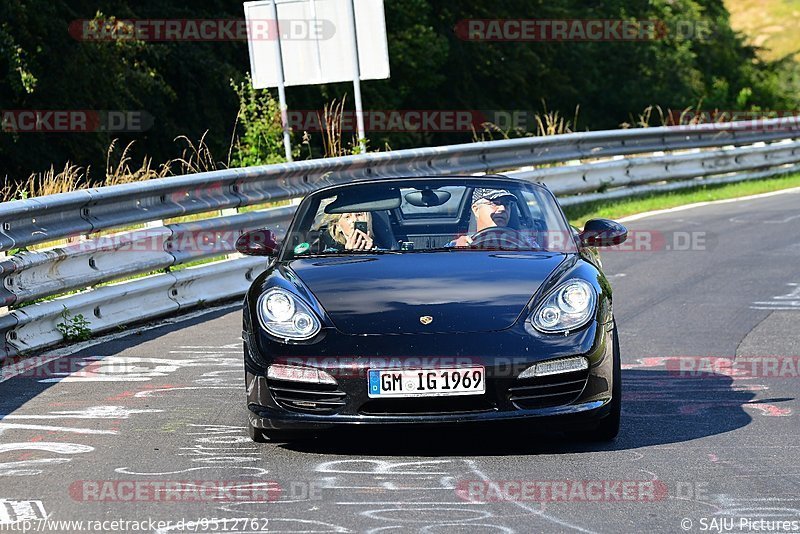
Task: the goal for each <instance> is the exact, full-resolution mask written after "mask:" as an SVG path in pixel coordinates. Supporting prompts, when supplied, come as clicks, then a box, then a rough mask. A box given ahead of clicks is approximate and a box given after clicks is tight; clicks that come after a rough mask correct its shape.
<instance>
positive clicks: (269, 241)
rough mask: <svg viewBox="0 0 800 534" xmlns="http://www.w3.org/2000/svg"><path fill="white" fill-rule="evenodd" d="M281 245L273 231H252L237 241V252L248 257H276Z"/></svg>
mask: <svg viewBox="0 0 800 534" xmlns="http://www.w3.org/2000/svg"><path fill="white" fill-rule="evenodd" d="M279 248H280V245H279V244H278V242H277V240H276V239H275V234H273V233H272V230H267V229H266V228H261V229H259V230H251V231H249V232H245V233H244V234H242V235H240V236H239V239H237V240H236V250H237V251H239V252H240V253H242V254H246V255H248V256H276V255H277V254H278V249H279Z"/></svg>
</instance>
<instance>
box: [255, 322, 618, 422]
mask: <svg viewBox="0 0 800 534" xmlns="http://www.w3.org/2000/svg"><path fill="white" fill-rule="evenodd" d="M255 336H258V337H257V338H256V337H255ZM255 336H254V335H253V334H252V333H250V332H245V381H246V387H247V402H248V408H249V411H250V422H251V424H252V425H253V426H254V427H255V428H259V429H264V430H324V429H330V428H334V427H337V426H357V425H393V424H453V423H471V422H482V421H514V420H522V419H531V420H534V421H536V423H535V424H537V425H541V427H542V428H547V429H551V428H555V429H571V428H591V427H593V426H596V425H597V424H598V423H599V422H600V421H601V420H602V419H603V418H604V417H605V416H606V415H607V414H608V412H609V409H610V406H609V403H610V402H611V392H612V387H613V366H614V362H613V358H614V356H613V354H614V347H613V336H612V335H611V323H609V324H607V325H600V324H598V323H592V324H591V325H590V326H588V327H587V328H585V329H583V330H581V331H579V332H576V333H575V334H572V335H569V336H544V335H541V334H537V333H535V332H531V331H530V329H529V328H527V329H526V328H525V327H524V326H520V327H517V328H512V329H509V330H506V331H502V332H495V333H491V334H486V333H481V334H424V335H398V336H348V335H344V334H341V333H339V332H336V331H335V330H333V331H330V332H327V333H326V337H325V339H324V341H322V342H320V343H317V344H314V345H284V344H282V343H278V342H275V341H273V340H271V339H270V338H269V337H268V336H266V335H264V334H255ZM257 347H260V348H257ZM354 355H358V356H357V357H356V356H354ZM569 356H584V357H586V358H587V359H588V361H589V369H588V371H585V372H584V373H585V375H584V376H582V377H580V380H583V382H582V383H580V384H577V385H572V386H570V387H572V388H577V389H575V390H574V394H572V395H568V394H561V393H557V394H551V395H552V396H551V398H550V400H552V401H553V402H555V404H553V402H550V404H548V402H547V401H545V402H540V401H534V402H533V405H531V403H530V402H522V401H515V397H514V396H513V390H512V389H511V388H519V386H520V384H526V383H529V382H521V381H520V380H519V379H518V378H517V376H518V375H519V373H521V372H522V371H523V370H524V369H526V368H528V367H529V366H531V365H533V364H535V363H537V362H541V361H545V360H551V359H558V358H564V357H569ZM275 362H281V363H291V364H301V365H305V366H310V367H317V368H320V369H323V370H325V371H326V372H328V373H330V374H331V375H333V376H334V377H336V379H337V382H338V386H336V387H331V388H329V389H330V391H328V392H326V393H330V395H329V396H326V397H324V398H326V399H337V402H339V404H337V405H333V403H331V409H328V410H325V411H324V413H314V412H315V410H312V409H304V408H302V407H301V408H298V407H297V406H296V405H289V406H287V402H285V399H284V398H283V397H281V394H280V392H279V391H276V389H280V388H279V387H276V386H280V387H285V386H286V384H282V383H277V384H276V382H275V381H273V380H268V379H267V378H266V367H267V366H268V365H269V364H271V363H275ZM469 365H482V366H484V367H485V369H486V392H485V393H484V394H483V395H470V396H456V397H437V398H423V399H386V400H384V399H380V401H379V402H377V403H376V400H375V399H370V398H369V396H368V394H367V378H366V376H367V370H368V369H369V368H373V369H377V368H380V369H386V368H394V367H402V368H420V369H424V368H437V367H459V366H462V367H463V366H469ZM574 378H576V377H575V376H569V377H567V376H565V377H564V380H565V381H566V380H567V379H570V380H569V381H570V382H574V383H577V382H578V380H572V379H574ZM551 382H554V384H549V385H547V386H538V385H532V386H529V387H531V388H543V389H540V390H536V391H543V392H550V391H556V392H558V391H563V390H564V389H565V387H566V386H564V387H562V386H561V385H560V384H559V383H558V378H555V379H554V380H551ZM554 387H555V389H553V388H554ZM547 388H549V389H547ZM289 390H291V388H289ZM333 390H335V392H334V391H333ZM570 391H572V390H570ZM334 393H335V395H334ZM409 407H413V408H409ZM317 412H319V410H317Z"/></svg>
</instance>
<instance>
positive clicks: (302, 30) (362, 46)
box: [244, 0, 389, 89]
mask: <svg viewBox="0 0 800 534" xmlns="http://www.w3.org/2000/svg"><path fill="white" fill-rule="evenodd" d="M349 2H353V7H354V9H355V28H356V36H357V41H358V62H359V65H358V66H359V70H360V79H362V80H380V79H385V78H388V77H389V48H388V44H387V41H386V19H385V16H384V10H383V0H275V3H276V8H277V16H278V22H277V24H276V22H275V17H274V11H273V7H272V1H258V2H245V4H244V12H245V19H246V20H247V40H248V44H249V47H250V68H251V74H252V78H253V87H254V88H256V89H264V88H267V87H278V85H279V82H280V80H279V76H280V64H279V61H278V58H279V57H280V58H282V63H283V77H284V85H285V86H297V85H314V84H323V83H335V82H346V81H353V79H354V76H353V73H354V72H355V68H356V66H355V65H354V61H355V54H354V53H353V52H354V50H353V46H354V42H355V40H354V36H353V21H352V19H351V15H350V9H349V6H348V5H347V4H348V3H349ZM278 47H280V52H281V54H280V55H279V54H278Z"/></svg>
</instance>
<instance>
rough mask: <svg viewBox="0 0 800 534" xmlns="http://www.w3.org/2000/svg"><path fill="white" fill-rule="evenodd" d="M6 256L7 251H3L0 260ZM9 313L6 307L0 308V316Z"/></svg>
mask: <svg viewBox="0 0 800 534" xmlns="http://www.w3.org/2000/svg"><path fill="white" fill-rule="evenodd" d="M6 256H8V252H7V251H5V250H3V251H0V258H5V257H6ZM9 311H10V310H9V309H8V307H0V315H6V314H8V313H9Z"/></svg>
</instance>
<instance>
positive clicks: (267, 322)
mask: <svg viewBox="0 0 800 534" xmlns="http://www.w3.org/2000/svg"><path fill="white" fill-rule="evenodd" d="M258 316H259V318H260V319H261V326H263V327H264V328H265V329H266V330H267V332H269V333H270V334H272V335H273V336H276V337H280V338H283V339H297V340H304V339H311V338H312V337H314V336H315V335H317V334H318V333H319V331H320V329H321V328H322V325H321V324H320V321H319V319H317V316H316V315H315V314H314V312H313V311H311V309H310V308H309V307H308V305H307V304H306V303H305V302H303V301H302V300H301V299H300V298H299V297H297V296H295V295H293V294H291V293H289V292H288V291H285V290H283V289H270V290H269V291H267V292H266V293H264V294H263V295H261V297H260V298H259V300H258Z"/></svg>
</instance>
